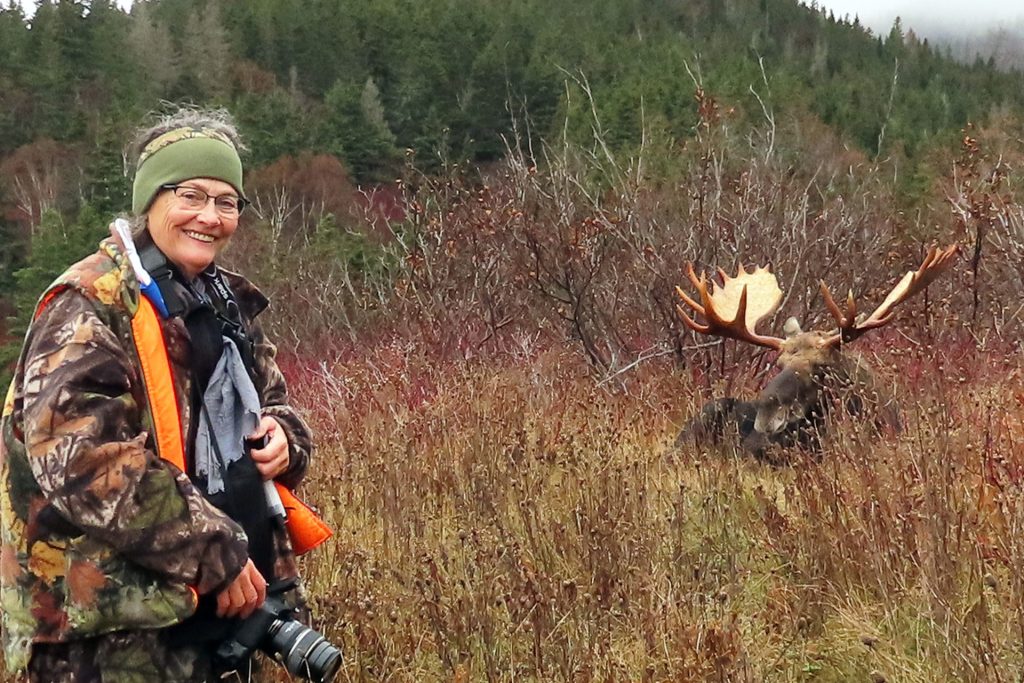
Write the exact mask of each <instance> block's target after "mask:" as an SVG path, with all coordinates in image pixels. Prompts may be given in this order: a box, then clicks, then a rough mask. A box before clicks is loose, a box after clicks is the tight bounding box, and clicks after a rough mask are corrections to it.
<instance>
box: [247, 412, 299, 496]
mask: <svg viewBox="0 0 1024 683" xmlns="http://www.w3.org/2000/svg"><path fill="white" fill-rule="evenodd" d="M264 435H266V436H268V437H269V439H268V441H267V445H266V446H264V447H263V448H259V449H254V450H252V451H251V452H250V455H251V456H252V459H253V462H255V463H256V469H258V470H259V472H260V474H261V475H262V476H263V478H264V479H266V480H268V481H269V480H271V479H273V478H274V477H276V476H278V475H279V474H281V473H282V472H284V471H285V470H286V469H288V462H289V460H290V458H291V452H290V450H289V448H288V437H287V436H286V435H285V433H284V429H282V428H281V425H280V424H279V423H278V421H277V420H275V419H274V418H272V417H264V418H263V419H262V420H260V425H259V427H258V428H257V430H256V434H255V435H254V437H255V438H260V437H262V436H264Z"/></svg>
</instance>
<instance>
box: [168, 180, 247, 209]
mask: <svg viewBox="0 0 1024 683" xmlns="http://www.w3.org/2000/svg"><path fill="white" fill-rule="evenodd" d="M160 189H161V190H170V191H171V192H173V193H174V196H175V198H176V199H181V197H179V196H178V190H179V189H181V190H192V191H193V192H198V193H199V194H203V195H206V201H204V202H203V209H205V208H206V204H207V202H209V201H210V200H211V199H212V200H213V208H214V210H216V211H217V213H218V214H220V215H222V216H231V214H225V213H224V212H223V211H221V210H220V207H219V206H217V200H218V199H220V198H221V197H234V198H235V200H236V201H237V202H238V212H237V213H236V214H235V216H241V215H242V212H243V211H244V210H245V207H247V206H249V204H250V203H251V202H250V201H249V200H248V199H246V198H245V197H242V196H239V195H233V194H231V193H229V192H226V193H224V194H218V195H212V194H210V193H209V192H207V191H206V190H204V189H202V188H201V187H195V186H193V185H181V184H178V183H169V184H167V185H161V186H160ZM203 209H198V210H199V211H202V210H203Z"/></svg>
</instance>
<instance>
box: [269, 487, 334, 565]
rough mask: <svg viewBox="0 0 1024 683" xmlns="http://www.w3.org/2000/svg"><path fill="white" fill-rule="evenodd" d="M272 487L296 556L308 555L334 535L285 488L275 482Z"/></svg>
mask: <svg viewBox="0 0 1024 683" xmlns="http://www.w3.org/2000/svg"><path fill="white" fill-rule="evenodd" d="M274 486H275V487H276V488H277V493H278V495H280V496H281V503H282V504H283V505H284V509H285V512H286V513H287V514H288V523H287V529H288V536H289V538H291V541H292V548H294V549H295V554H296V555H304V554H305V553H308V552H309V551H310V550H312V549H313V548H315V547H317V546H318V545H320V544H321V543H323V542H324V541H326V540H327V539H328V538H330V537H331V536H333V535H334V532H333V531H331V528H330V527H329V526H327V524H326V523H324V521H323V520H322V519H320V517H318V516H317V514H316V513H315V512H313V510H312V508H310V507H309V506H308V505H306V504H305V503H303V502H302V501H301V500H299V499H298V497H297V496H296V495H295V494H294V493H292V492H291V490H289V489H288V487H287V486H284V485H283V484H280V483H278V482H276V481H275V482H274Z"/></svg>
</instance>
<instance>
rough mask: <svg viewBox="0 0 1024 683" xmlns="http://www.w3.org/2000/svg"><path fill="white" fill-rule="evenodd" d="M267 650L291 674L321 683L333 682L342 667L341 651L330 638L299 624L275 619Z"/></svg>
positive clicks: (271, 627)
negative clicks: (332, 643) (328, 639)
mask: <svg viewBox="0 0 1024 683" xmlns="http://www.w3.org/2000/svg"><path fill="white" fill-rule="evenodd" d="M269 630H270V642H269V644H268V647H267V648H266V649H267V650H269V651H271V652H273V653H274V654H275V656H276V657H277V658H278V660H279V661H280V662H281V663H282V664H283V665H284V668H285V669H286V670H287V671H288V673H290V674H292V675H293V676H300V677H302V678H306V679H308V680H311V681H317V682H318V683H329V682H330V681H331V680H332V679H333V678H334V676H335V674H337V673H338V669H339V668H340V667H341V651H340V650H339V649H338V648H336V647H334V646H333V645H331V644H330V643H329V642H328V641H327V639H326V638H324V637H323V636H322V635H320V634H319V633H317V632H316V631H314V630H313V629H311V628H309V627H307V626H304V625H302V624H301V623H299V622H298V621H281V620H279V619H275V620H274V623H273V624H271V626H270V629H269Z"/></svg>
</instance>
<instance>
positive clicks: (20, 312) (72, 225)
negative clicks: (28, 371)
mask: <svg viewBox="0 0 1024 683" xmlns="http://www.w3.org/2000/svg"><path fill="white" fill-rule="evenodd" d="M108 221H109V216H108V215H106V214H103V213H101V212H99V211H97V210H96V209H95V208H93V207H92V206H90V205H88V204H85V205H83V206H82V208H81V210H80V211H79V212H78V216H77V218H76V219H75V220H70V221H69V220H66V219H65V218H63V217H62V216H61V215H60V214H59V213H58V212H56V211H53V210H50V211H47V212H46V213H44V214H43V218H42V221H41V223H40V224H39V226H38V227H37V228H36V231H35V233H34V234H33V235H32V238H31V241H30V244H29V253H28V256H27V258H26V262H25V264H24V266H22V267H21V268H19V269H17V270H15V271H14V273H13V280H14V285H15V289H14V297H13V299H14V306H15V310H16V314H15V316H14V318H13V319H11V320H9V321H8V322H9V323H10V327H9V332H10V336H11V339H10V340H9V341H8V343H7V344H6V345H4V346H0V384H2V385H3V386H5V387H6V384H7V381H8V380H9V375H8V374H7V373H8V371H9V367H10V363H11V362H12V361H14V360H15V358H16V357H17V354H18V352H19V350H20V348H21V343H22V338H23V337H24V335H25V331H26V329H27V328H28V323H29V320H30V319H31V316H32V312H33V311H34V310H35V305H36V301H37V300H38V299H39V297H40V295H42V293H43V292H44V291H45V290H46V288H47V287H48V286H49V285H50V283H52V282H53V280H54V279H56V277H57V276H58V275H60V274H61V273H62V272H64V270H65V269H67V267H68V266H70V265H71V264H72V263H74V262H75V261H78V260H79V259H81V258H83V257H85V256H87V255H89V254H90V253H92V252H93V251H95V250H96V245H97V244H98V243H99V241H100V240H101V239H102V238H103V237H104V236H105V235H106V234H107V225H108Z"/></svg>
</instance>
